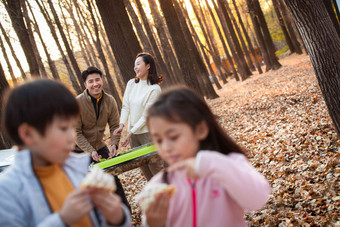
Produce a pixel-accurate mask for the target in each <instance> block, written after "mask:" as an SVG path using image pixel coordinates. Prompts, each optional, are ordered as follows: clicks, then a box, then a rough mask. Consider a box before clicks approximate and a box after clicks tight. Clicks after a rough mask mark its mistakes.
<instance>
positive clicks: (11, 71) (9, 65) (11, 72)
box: [0, 36, 17, 84]
mask: <svg viewBox="0 0 340 227" xmlns="http://www.w3.org/2000/svg"><path fill="white" fill-rule="evenodd" d="M0 48H1V50H2V54H3V56H4V58H5V61H6V64H7V68H8V72H9V75H10V76H11V79H12V81H13V83H15V84H16V83H17V78H15V75H14V72H13V68H12V65H11V62H10V61H9V58H8V55H7V51H6V48H5V45H4V42H3V41H2V38H1V36H0Z"/></svg>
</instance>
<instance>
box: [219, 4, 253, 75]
mask: <svg viewBox="0 0 340 227" xmlns="http://www.w3.org/2000/svg"><path fill="white" fill-rule="evenodd" d="M218 5H219V7H220V8H221V10H222V13H223V16H224V19H225V22H226V23H227V26H228V30H229V33H230V36H231V39H232V41H233V44H234V46H235V49H236V55H237V56H234V58H235V57H238V61H239V65H238V67H237V69H238V70H239V72H240V75H241V78H242V80H245V79H247V78H248V77H249V76H250V75H251V74H252V73H251V72H250V70H249V68H248V66H247V63H246V62H245V60H244V56H243V52H242V48H241V46H240V43H239V41H238V39H237V36H236V34H235V30H234V28H233V25H232V23H231V19H230V16H229V14H228V12H227V8H226V6H225V4H224V2H223V0H218Z"/></svg>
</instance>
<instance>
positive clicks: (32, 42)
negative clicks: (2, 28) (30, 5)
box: [20, 0, 47, 78]
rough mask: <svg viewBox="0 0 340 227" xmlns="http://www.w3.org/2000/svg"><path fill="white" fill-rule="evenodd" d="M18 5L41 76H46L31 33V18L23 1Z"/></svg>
mask: <svg viewBox="0 0 340 227" xmlns="http://www.w3.org/2000/svg"><path fill="white" fill-rule="evenodd" d="M20 5H21V7H22V9H23V15H24V18H25V21H26V27H27V32H28V36H29V38H30V42H31V46H32V48H33V53H34V56H35V59H36V61H37V63H38V66H39V70H40V74H41V76H42V77H45V78H47V72H46V69H45V66H44V64H43V62H42V59H41V56H40V53H39V50H38V47H37V44H36V41H35V38H34V35H33V30H32V26H31V19H30V18H29V16H28V11H27V7H26V4H25V1H24V0H20Z"/></svg>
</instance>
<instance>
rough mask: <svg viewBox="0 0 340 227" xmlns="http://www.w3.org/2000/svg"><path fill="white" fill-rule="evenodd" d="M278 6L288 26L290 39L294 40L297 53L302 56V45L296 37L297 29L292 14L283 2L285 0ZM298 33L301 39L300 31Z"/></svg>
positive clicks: (279, 2) (279, 0) (280, 1)
mask: <svg viewBox="0 0 340 227" xmlns="http://www.w3.org/2000/svg"><path fill="white" fill-rule="evenodd" d="M278 4H279V7H280V9H281V12H282V18H283V20H284V22H285V24H286V26H287V29H288V32H289V35H290V38H291V40H292V43H293V46H294V50H295V53H297V54H302V50H301V47H300V43H299V41H298V39H297V37H296V32H295V29H294V27H293V24H294V21H292V19H291V16H290V13H289V12H288V9H287V7H286V5H285V3H284V2H283V0H278ZM297 33H298V36H299V37H300V33H299V32H298V31H297Z"/></svg>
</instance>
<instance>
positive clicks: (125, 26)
mask: <svg viewBox="0 0 340 227" xmlns="http://www.w3.org/2000/svg"><path fill="white" fill-rule="evenodd" d="M96 3H97V7H98V9H99V12H100V15H101V18H102V20H103V24H104V27H105V31H106V34H107V36H108V38H109V41H110V44H111V48H112V51H113V54H114V55H115V59H116V61H117V64H118V66H119V69H120V72H121V74H122V76H123V78H124V82H125V83H127V82H128V81H129V80H130V79H131V78H133V77H134V75H135V72H134V69H133V68H134V67H133V66H134V63H135V59H136V55H137V53H139V52H141V50H142V48H141V46H140V44H139V42H138V39H137V37H136V35H135V33H134V31H133V28H132V24H131V22H130V19H129V17H128V15H127V12H126V10H125V6H124V3H123V0H115V1H111V0H96Z"/></svg>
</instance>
